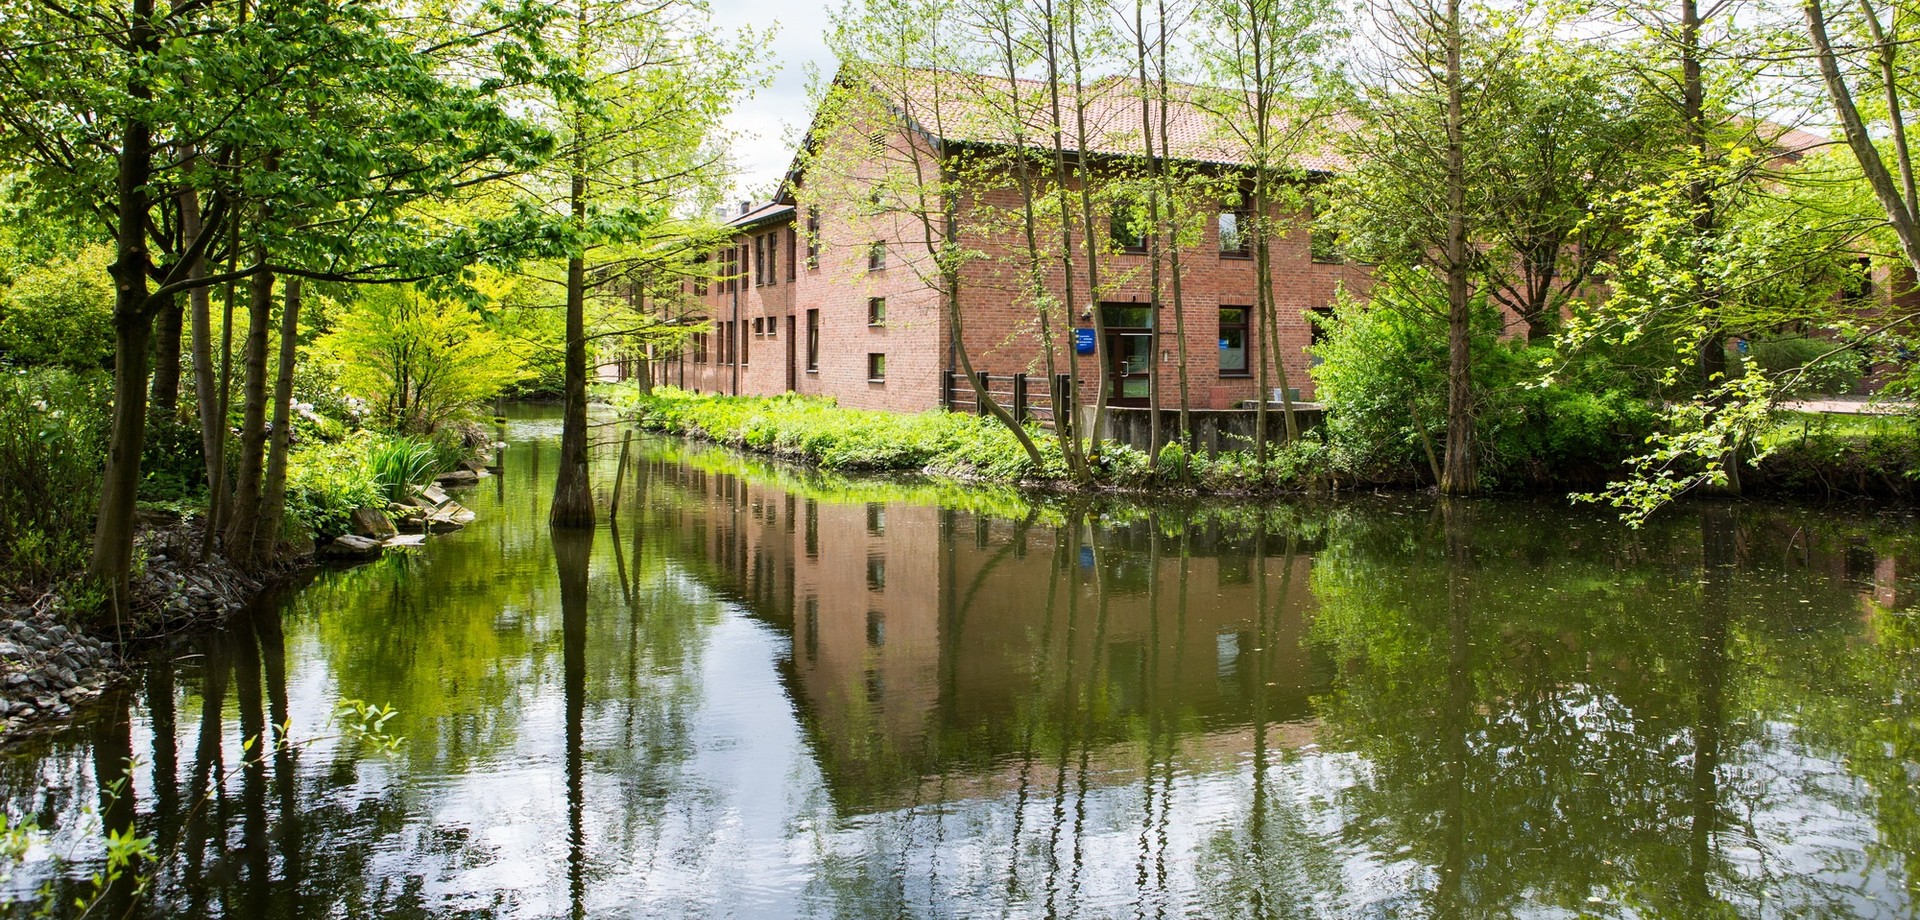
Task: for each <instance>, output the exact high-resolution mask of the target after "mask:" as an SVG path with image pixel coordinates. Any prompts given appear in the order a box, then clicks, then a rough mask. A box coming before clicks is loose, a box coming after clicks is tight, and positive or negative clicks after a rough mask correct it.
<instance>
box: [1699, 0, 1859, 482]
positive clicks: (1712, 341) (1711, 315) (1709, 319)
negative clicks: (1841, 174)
mask: <svg viewBox="0 0 1920 920" xmlns="http://www.w3.org/2000/svg"><path fill="white" fill-rule="evenodd" d="M1809 2H1813V3H1817V2H1818V0H1809ZM1702 25H1703V23H1702V22H1701V19H1700V7H1699V4H1698V2H1697V0H1681V3H1680V104H1681V113H1680V114H1681V117H1682V119H1684V120H1685V121H1686V125H1687V140H1688V142H1689V145H1690V146H1692V148H1693V150H1694V154H1695V156H1696V157H1697V159H1698V162H1697V163H1696V164H1695V165H1696V168H1698V169H1704V168H1705V167H1706V165H1707V163H1709V162H1710V161H1711V158H1712V157H1713V156H1714V155H1715V151H1714V149H1713V146H1712V141H1711V139H1710V138H1709V137H1708V135H1707V104H1706V96H1707V93H1706V80H1705V78H1704V77H1703V75H1702V73H1701V53H1700V29H1701V26H1702ZM1874 162H1875V163H1878V162H1879V160H1878V158H1877V157H1876V159H1875V160H1874ZM1882 172H1883V173H1884V168H1883V170H1882ZM1687 204H1688V205H1689V206H1690V208H1691V210H1692V212H1693V232H1694V234H1695V235H1696V236H1698V237H1700V238H1702V239H1705V238H1708V237H1712V236H1715V235H1717V234H1718V233H1719V232H1720V226H1719V214H1718V213H1717V211H1716V208H1715V206H1714V201H1713V187H1712V185H1711V183H1710V182H1709V180H1708V179H1707V178H1706V177H1705V176H1703V175H1696V177H1695V178H1694V179H1693V181H1692V182H1690V183H1688V185H1687ZM1707 284H1708V287H1706V288H1705V289H1703V290H1701V291H1700V297H1699V300H1700V304H1701V307H1702V312H1703V313H1704V314H1705V316H1706V322H1705V324H1704V325H1705V327H1706V332H1705V334H1704V335H1702V336H1701V340H1700V345H1699V351H1698V354H1699V364H1700V388H1701V391H1702V392H1703V393H1705V394H1706V396H1707V404H1708V405H1709V406H1712V407H1714V408H1719V407H1720V406H1722V405H1723V404H1724V402H1725V400H1724V399H1722V398H1721V396H1720V395H1719V394H1718V393H1717V392H1716V390H1717V389H1718V387H1719V384H1720V383H1722V382H1724V381H1725V379H1726V371H1727V341H1726V329H1725V327H1724V326H1723V325H1722V323H1721V320H1720V316H1719V312H1720V291H1719V290H1718V289H1717V288H1715V287H1713V286H1712V282H1710V281H1709V282H1707ZM1719 462H1720V468H1721V471H1722V472H1723V473H1724V474H1725V476H1726V482H1725V484H1723V485H1714V484H1709V485H1708V486H1707V487H1706V488H1705V489H1704V491H1707V492H1713V493H1717V494H1721V495H1739V494H1740V492H1741V488H1740V458H1739V448H1738V446H1737V445H1736V446H1735V447H1734V448H1733V449H1730V450H1728V451H1727V453H1726V454H1725V455H1724V456H1722V457H1721V458H1720V461H1719Z"/></svg>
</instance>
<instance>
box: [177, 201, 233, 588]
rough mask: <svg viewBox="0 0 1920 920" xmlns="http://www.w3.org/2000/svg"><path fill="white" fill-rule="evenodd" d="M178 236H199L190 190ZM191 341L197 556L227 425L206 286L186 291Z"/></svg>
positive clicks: (200, 262) (204, 542) (208, 547)
mask: <svg viewBox="0 0 1920 920" xmlns="http://www.w3.org/2000/svg"><path fill="white" fill-rule="evenodd" d="M180 235H181V236H182V237H184V238H186V239H189V240H192V239H196V238H198V237H199V236H200V198H199V196H198V195H196V194H194V192H193V191H192V190H188V191H185V192H181V193H180ZM206 276H207V261H206V259H205V258H204V257H202V258H199V259H195V260H193V264H192V265H189V266H187V279H188V280H190V281H195V282H198V281H200V280H202V279H204V278H205V277H206ZM187 305H188V310H187V312H188V313H189V314H190V317H191V322H190V323H189V326H190V327H191V328H192V333H193V334H192V338H193V395H194V403H195V407H196V409H197V410H198V415H199V419H200V459H201V462H202V464H203V465H204V466H205V467H206V472H207V517H206V521H205V523H204V524H203V525H202V527H201V545H200V555H201V556H202V557H205V556H206V555H207V554H208V553H210V552H211V551H212V549H213V534H214V532H215V531H216V530H217V529H218V521H219V516H218V514H217V511H218V509H219V502H220V492H221V482H220V478H221V472H220V459H221V454H222V453H223V452H224V451H225V449H226V443H227V431H226V428H227V422H226V419H224V418H221V417H220V397H219V394H218V392H216V390H215V384H214V377H213V328H212V326H213V321H212V316H211V312H212V304H211V303H209V297H208V292H207V289H206V287H204V286H202V285H199V284H195V285H194V287H193V288H192V289H191V290H189V291H188V292H187Z"/></svg>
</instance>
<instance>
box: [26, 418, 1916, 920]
mask: <svg viewBox="0 0 1920 920" xmlns="http://www.w3.org/2000/svg"><path fill="white" fill-rule="evenodd" d="M507 437H508V439H509V440H510V441H512V442H513V447H512V448H511V449H509V450H508V451H507V452H506V455H505V470H504V473H503V475H500V476H497V477H494V478H491V479H488V480H485V481H483V482H482V483H481V485H480V486H479V487H478V488H476V489H474V490H471V491H470V492H468V493H467V494H466V495H464V496H462V500H463V501H465V502H466V503H468V504H469V505H470V506H471V507H473V508H474V509H475V510H476V511H477V512H478V513H479V519H478V521H477V522H476V523H475V524H474V525H473V526H472V527H469V528H468V529H466V530H465V531H462V532H459V533H457V534H452V535H447V536H444V537H438V538H435V539H434V540H433V541H432V545H431V547H430V548H429V549H428V550H427V551H426V552H425V553H422V554H418V555H413V556H394V557H389V558H387V559H384V560H381V561H380V562H377V563H374V564H371V565H365V566H361V567H358V568H352V569H341V570H333V571H328V572H325V573H322V574H320V575H318V576H317V577H315V578H313V579H311V580H310V581H309V582H306V583H304V584H302V585H298V586H295V587H293V588H290V589H289V590H287V591H284V592H282V593H281V594H279V595H278V596H276V597H273V598H270V599H269V600H268V602H265V603H262V604H261V605H259V609H257V610H255V611H254V612H253V614H252V616H251V618H250V620H249V621H248V622H244V623H241V624H238V626H237V627H236V628H234V629H232V630H229V631H227V632H224V633H221V634H217V635H212V636H207V637H204V638H202V639H200V640H197V641H196V642H195V643H194V644H192V645H191V646H188V647H183V648H179V649H174V650H172V651H171V652H169V653H168V654H165V655H158V656H155V658H154V659H153V660H152V661H151V663H150V665H149V666H148V667H147V668H146V670H145V674H144V681H143V682H142V684H141V685H140V686H138V687H135V688H134V689H133V691H132V692H130V693H128V694H126V695H125V696H124V697H123V698H122V699H120V701H119V704H118V705H117V706H116V707H113V708H112V709H111V710H110V711H109V712H108V713H106V714H104V715H101V716H99V717H96V718H94V719H92V720H91V721H90V722H89V723H87V724H83V725H80V726H77V727H76V728H75V729H73V730H71V731H69V732H67V733H66V734H64V735H62V736H59V737H57V738H54V739H52V740H50V741H48V742H45V743H41V744H38V745H35V746H33V747H31V748H29V749H26V750H21V751H15V752H13V753H12V754H11V755H10V756H7V757H6V758H4V759H3V760H0V803H4V808H5V809H6V812H7V813H8V814H9V815H10V816H12V817H13V818H14V819H15V820H19V819H22V818H32V819H34V820H36V821H37V822H38V823H39V824H40V825H41V826H42V827H46V828H52V829H53V834H52V837H51V839H50V840H48V841H47V842H45V843H43V844H41V845H39V846H37V847H36V848H35V850H34V851H33V853H32V854H31V856H30V858H29V861H28V863H27V864H26V865H25V866H22V867H20V868H19V870H18V871H17V872H16V873H15V876H14V877H13V878H12V879H11V881H9V882H8V883H7V884H8V886H9V887H10V889H11V890H12V891H13V892H14V893H15V896H16V897H25V896H27V894H28V893H29V892H31V891H32V890H33V889H35V888H37V887H38V886H40V885H41V884H43V883H47V882H51V883H52V884H53V885H54V886H55V887H56V888H57V889H59V890H60V895H59V897H60V898H61V903H68V902H70V901H71V899H72V897H74V896H76V895H86V894H87V893H88V892H89V891H90V890H91V884H90V883H89V882H88V881H87V878H86V877H87V876H88V875H89V874H90V873H92V872H94V871H97V870H98V868H99V865H100V862H99V861H100V854H101V847H100V843H99V837H98V834H97V828H98V827H99V826H100V825H101V823H102V822H103V821H105V822H107V823H110V824H111V823H117V822H120V821H124V820H126V818H127V816H128V815H129V814H131V816H132V819H133V820H134V821H135V823H136V826H137V828H138V829H139V831H140V832H141V833H143V834H146V835H150V836H152V837H153V838H154V840H155V842H156V848H157V850H158V851H159V852H160V853H162V854H163V855H164V861H163V862H162V863H161V864H160V865H159V866H158V867H157V868H155V869H153V870H151V871H153V878H152V884H151V887H150V890H149V891H147V892H146V893H145V894H144V895H140V896H138V897H135V896H132V895H125V896H123V895H122V894H121V893H119V892H115V893H112V894H111V895H110V896H108V897H107V898H105V899H104V902H103V903H102V904H101V906H100V909H99V911H97V914H98V915H106V914H119V913H122V912H127V911H130V912H133V913H136V914H143V915H155V916H232V917H285V918H298V920H312V918H321V917H364V916H392V917H429V916H431V917H559V916H570V917H580V916H593V917H599V916H615V917H619V916H637V917H790V916H818V917H852V918H864V917H1156V918H1158V917H1379V918H1390V917H1391V918H1398V917H1509V916H1520V917H1575V916H1598V917H1721V916H1727V917H1732V916H1741V917H1747V916H1751V917H1852V916H1860V917H1910V916H1914V915H1915V913H1916V904H1917V903H1920V900H1917V899H1916V893H1917V892H1920V888H1916V882H1917V880H1920V879H1917V876H1916V868H1917V867H1916V866H1915V865H1914V864H1913V863H1912V861H1913V860H1914V859H1915V858H1916V856H1920V717H1917V716H1920V697H1917V696H1916V694H1915V691H1916V690H1920V683H1917V682H1916V678H1920V666H1917V665H1920V657H1916V656H1917V655H1920V651H1917V650H1920V623H1917V622H1916V618H1915V615H1914V614H1913V608H1914V603H1915V593H1914V592H1915V591H1916V589H1920V582H1917V581H1916V579H1915V574H1916V569H1915V566H1916V565H1920V543H1917V542H1916V539H1915V535H1914V530H1913V523H1914V522H1913V521H1912V519H1910V518H1907V517H1899V516H1888V515H1875V514H1873V513H1871V512H1869V511H1860V510H1856V511H1847V512H1836V511H1831V510H1813V509H1799V508H1769V507H1764V506H1709V505H1690V506H1687V507H1684V508H1681V509H1679V510H1678V511H1676V512H1674V513H1672V514H1669V515H1667V516H1665V517H1664V518H1663V519H1661V520H1659V521H1658V522H1656V523H1655V524H1654V525H1651V526H1649V527H1647V528H1646V529H1644V530H1642V531H1639V532H1631V531H1628V530H1626V529H1624V528H1621V527H1619V526H1618V525H1616V524H1613V523H1611V522H1610V521H1609V520H1608V519H1607V517H1606V516H1605V514H1604V513H1602V512H1597V511H1587V510H1569V509H1568V508H1566V507H1565V506H1564V504H1560V503H1549V502H1538V503H1534V502H1499V501H1487V502H1477V503H1470V504H1463V503H1455V504H1453V505H1451V506H1444V505H1441V504H1438V503H1436V502H1435V501H1433V500H1430V499H1425V498H1419V497H1411V496H1406V497H1398V498H1391V499H1361V500H1351V501H1342V502H1338V503H1309V504H1278V505H1274V506H1271V507H1253V506H1248V505H1246V504H1237V505H1236V504H1213V505H1199V506H1189V505H1179V506H1160V505H1138V504H1126V503H1107V504H1102V505H1099V506H1097V507H1075V506H1072V505H1068V504H1030V503H1027V502H1024V501H1022V500H1020V499H1019V498H1017V497H1015V496H1012V495H1009V494H1002V493H994V492H977V491H975V492H967V491H961V490H956V489H951V488H942V487H936V486H929V485H925V484H913V483H899V482H873V481H857V480H846V479H833V478H823V477H821V476H818V475H815V474H810V473H805V472H802V471H798V470H794V469H790V468H785V467H780V466H775V465H770V464H766V463H762V462H758V461H754V460H749V459H745V458H742V457H739V456H737V455H734V454H730V453H727V452H724V451H720V450H716V449H710V448H699V447H689V446H686V445H681V444H677V443H673V442H665V441H652V440H647V441H641V442H638V449H637V450H636V456H638V457H640V458H642V462H641V463H639V464H637V465H636V469H634V470H632V471H630V473H629V476H628V477H627V481H626V482H625V483H623V485H622V489H623V493H624V494H623V495H622V496H621V506H622V511H621V514H620V516H619V519H618V523H617V524H612V525H609V524H607V523H605V522H604V517H603V523H602V526H601V527H600V528H599V529H597V530H596V531H594V532H592V533H591V534H578V535H565V534H562V535H553V534H550V533H549V531H548V529H547V527H546V523H545V522H546V504H547V500H548V494H549V491H550V488H551V478H550V477H551V473H552V468H553V465H554V463H555V462H556V450H555V444H556V443H557V438H558V428H557V423H555V422H554V421H552V420H551V416H548V415H544V414H541V413H539V412H535V411H527V412H524V413H522V414H521V415H519V416H517V417H516V418H515V419H514V421H513V422H512V423H511V424H510V425H509V427H508V430H507ZM615 453H616V452H615V451H612V450H605V451H602V454H603V455H604V456H603V463H602V466H601V467H600V468H599V469H598V473H599V477H600V482H601V487H600V491H599V494H600V495H601V496H602V500H603V501H607V500H608V496H609V495H610V492H611V479H612V478H613V475H614V471H613V468H612V457H613V455H614V454H615ZM342 699H358V700H365V701H370V702H373V703H379V704H385V705H391V706H393V707H394V708H395V709H397V710H398V712H399V714H398V715H397V716H396V717H394V719H393V720H392V721H391V722H390V723H388V726H387V727H388V728H389V729H390V730H392V731H394V732H397V733H398V734H400V735H402V736H404V740H402V741H401V742H400V743H399V745H398V747H397V748H396V749H395V750H393V751H391V752H389V753H381V752H377V751H374V750H372V749H371V748H370V747H369V746H368V745H367V744H366V743H365V742H364V741H357V740H349V739H343V738H341V737H339V735H338V732H337V730H336V729H334V728H331V727H329V724H328V720H329V717H330V715H331V714H332V712H333V711H334V709H335V707H336V705H337V704H338V703H339V701H340V700H342ZM261 736H265V737H266V738H268V739H269V742H270V743H268V744H266V745H250V744H249V743H248V741H247V739H250V738H258V737H261ZM282 737H284V738H285V739H286V741H287V742H289V743H287V744H284V745H275V744H273V743H271V742H272V741H273V740H275V739H279V738H282ZM263 750H264V752H265V753H264V754H262V753H261V752H262V751H263ZM129 758H131V760H132V762H133V765H134V766H133V769H132V773H131V781H130V783H126V784H124V791H123V792H121V793H120V794H119V795H117V796H113V795H108V796H104V797H103V794H102V790H103V788H110V787H111V785H112V784H113V781H114V780H115V779H117V778H118V777H120V776H121V775H122V774H123V772H124V766H123V765H124V764H125V763H126V762H127V760H128V759H129ZM28 906H29V905H26V904H20V905H16V907H15V909H16V910H25V909H26V908H27V907H28ZM56 912H57V911H56Z"/></svg>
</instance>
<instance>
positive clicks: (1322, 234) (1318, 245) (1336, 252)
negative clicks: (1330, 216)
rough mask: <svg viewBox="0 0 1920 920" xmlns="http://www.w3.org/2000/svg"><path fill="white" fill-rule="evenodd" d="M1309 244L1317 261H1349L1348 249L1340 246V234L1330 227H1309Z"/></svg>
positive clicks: (1314, 259)
mask: <svg viewBox="0 0 1920 920" xmlns="http://www.w3.org/2000/svg"><path fill="white" fill-rule="evenodd" d="M1307 245H1308V247H1309V248H1310V249H1312V251H1313V261H1315V262H1328V263H1338V262H1345V261H1347V253H1346V250H1345V249H1343V248H1342V247H1341V246H1340V235H1339V234H1338V233H1335V232H1333V231H1332V230H1330V229H1323V228H1320V227H1308V228H1307Z"/></svg>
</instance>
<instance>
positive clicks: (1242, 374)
mask: <svg viewBox="0 0 1920 920" xmlns="http://www.w3.org/2000/svg"><path fill="white" fill-rule="evenodd" d="M1228 310H1238V311H1240V321H1239V322H1238V323H1229V322H1227V321H1226V312H1227V311H1228ZM1216 317H1217V318H1216V320H1215V321H1216V323H1217V324H1218V325H1217V328H1216V333H1217V334H1216V335H1215V337H1214V338H1215V341H1219V340H1220V339H1224V338H1225V337H1226V333H1227V331H1228V330H1230V329H1232V330H1238V331H1239V333H1240V363H1241V365H1242V366H1241V367H1239V368H1237V369H1234V368H1227V367H1221V366H1220V365H1219V363H1218V361H1219V360H1222V359H1221V358H1220V356H1216V363H1215V370H1217V371H1218V372H1219V374H1220V376H1221V377H1222V378H1236V379H1244V378H1248V377H1252V376H1253V362H1252V361H1250V360H1248V358H1249V357H1250V354H1249V352H1248V350H1247V342H1248V339H1249V337H1250V336H1251V335H1252V333H1253V328H1252V327H1253V308H1252V307H1241V306H1233V305H1228V304H1222V305H1221V306H1220V308H1219V312H1218V313H1217V314H1216ZM1220 351H1221V352H1225V351H1226V349H1224V348H1223V349H1220Z"/></svg>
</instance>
